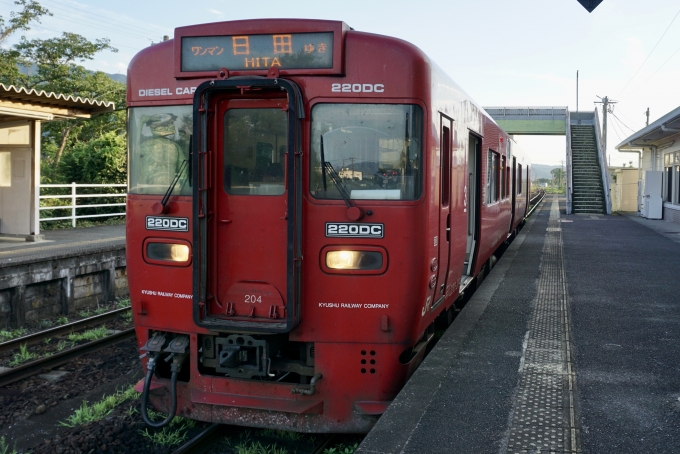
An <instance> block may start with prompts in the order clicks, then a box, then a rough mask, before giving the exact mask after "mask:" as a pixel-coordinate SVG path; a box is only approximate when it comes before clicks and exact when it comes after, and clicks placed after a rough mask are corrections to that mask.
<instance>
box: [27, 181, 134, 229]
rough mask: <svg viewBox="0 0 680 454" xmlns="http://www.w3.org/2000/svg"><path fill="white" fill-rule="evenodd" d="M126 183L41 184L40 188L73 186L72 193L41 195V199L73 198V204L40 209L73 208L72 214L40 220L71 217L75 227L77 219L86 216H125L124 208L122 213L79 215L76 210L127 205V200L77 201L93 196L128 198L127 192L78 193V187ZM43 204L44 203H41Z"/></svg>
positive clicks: (119, 185) (116, 185)
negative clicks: (79, 202) (117, 201)
mask: <svg viewBox="0 0 680 454" xmlns="http://www.w3.org/2000/svg"><path fill="white" fill-rule="evenodd" d="M126 187H127V185H126V184H76V183H71V184H41V185H40V189H42V188H71V194H70V195H69V194H66V195H42V191H41V195H40V200H45V199H71V204H70V205H59V206H41V207H40V211H41V212H42V211H45V210H67V209H70V210H71V215H70V216H61V217H53V218H42V217H41V218H40V222H46V221H62V220H66V219H71V224H72V225H73V227H75V226H76V220H77V219H85V218H101V217H108V216H125V209H123V212H122V213H106V214H88V215H80V216H78V215H77V213H76V210H78V209H79V208H99V207H118V206H122V207H124V206H125V202H121V203H101V204H91V205H84V204H81V205H78V204H77V203H76V201H77V199H85V198H88V199H91V198H101V197H117V198H122V199H125V198H126V194H125V193H124V192H123V193H118V194H115V193H114V194H78V192H77V191H78V189H79V188H126ZM41 205H42V203H41Z"/></svg>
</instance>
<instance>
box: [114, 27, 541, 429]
mask: <svg viewBox="0 0 680 454" xmlns="http://www.w3.org/2000/svg"><path fill="white" fill-rule="evenodd" d="M127 101H128V108H129V110H128V140H129V144H128V145H129V195H128V201H127V266H128V278H129V285H130V297H131V300H132V308H133V313H134V321H135V326H136V330H137V337H138V342H139V347H140V348H141V350H142V351H143V353H144V357H145V359H144V360H143V362H144V364H145V366H146V368H147V375H146V378H145V379H144V380H143V381H142V382H140V384H139V385H138V387H139V389H140V390H142V391H143V409H142V410H143V411H142V414H143V416H144V418H145V420H146V421H147V422H149V423H151V424H154V425H157V426H158V425H161V424H163V423H166V422H167V421H168V420H169V419H171V418H172V417H173V415H174V414H178V415H181V416H186V417H189V418H193V419H198V420H203V421H213V422H220V423H229V424H237V425H248V426H256V427H271V428H280V429H288V430H296V431H301V432H367V431H368V430H369V429H370V428H371V427H372V425H373V424H374V423H375V421H376V420H377V418H378V416H379V415H380V414H382V413H383V412H384V410H385V409H386V408H387V406H388V405H389V404H390V402H391V401H392V399H393V398H394V397H395V396H396V394H397V393H398V392H399V390H400V389H401V388H402V386H403V385H404V383H405V382H406V380H407V379H408V378H409V376H410V375H411V374H412V373H413V371H414V370H415V368H416V367H417V366H418V364H419V363H420V362H421V361H422V359H423V357H424V355H425V351H426V346H427V344H428V343H429V342H430V341H431V339H432V336H433V332H434V321H435V319H436V318H437V317H438V316H440V317H443V318H447V314H448V313H450V312H451V307H452V305H453V304H454V302H455V301H456V299H457V298H459V297H460V296H461V295H462V294H463V292H464V291H465V289H466V287H468V286H470V285H471V284H472V283H474V282H475V277H476V276H478V275H479V274H480V273H483V271H484V270H485V268H486V269H488V265H489V261H490V260H491V258H492V254H493V253H494V251H496V250H497V248H498V247H499V246H500V245H501V244H502V243H503V242H505V241H507V240H508V238H509V237H510V236H511V235H512V234H513V233H514V232H515V231H516V229H517V228H518V226H519V224H520V223H522V222H523V220H524V217H525V214H526V211H527V206H528V197H529V182H530V164H529V161H528V158H527V156H526V155H524V154H523V153H522V152H521V151H520V149H519V148H518V147H517V146H516V145H515V144H514V142H513V141H512V140H511V138H510V137H509V136H508V135H507V134H506V133H505V132H504V131H503V130H501V129H500V128H499V127H498V125H497V124H496V123H495V122H494V121H493V120H492V119H491V118H490V117H489V116H488V115H487V114H486V113H485V112H484V110H483V109H482V108H481V107H479V106H478V105H477V104H476V103H475V102H474V101H473V100H472V99H471V98H470V97H469V96H468V95H467V94H465V92H463V91H462V90H461V88H460V87H458V85H456V84H455V83H454V82H453V81H452V80H451V79H450V78H449V77H448V76H447V75H445V74H444V73H443V72H442V71H441V70H440V69H439V68H438V67H437V66H436V65H435V64H434V63H433V62H432V61H431V60H430V59H429V58H428V57H427V56H426V55H425V54H424V53H423V52H422V51H421V50H419V49H418V48H417V47H415V46H413V45H412V44H409V43H407V42H404V41H402V40H399V39H396V38H391V37H386V36H379V35H374V34H370V33H363V32H358V31H355V30H353V29H351V28H350V27H348V26H347V25H346V24H345V23H343V22H335V21H323V20H292V19H280V20H279V19H267V20H244V21H234V22H221V23H212V24H204V25H195V26H189V27H182V28H177V29H176V30H175V35H174V39H171V40H168V41H164V42H162V43H159V44H156V45H153V46H150V47H149V48H147V49H144V50H143V51H141V52H140V53H139V54H137V56H136V57H135V58H134V59H133V60H132V62H131V63H130V67H129V69H128V99H127ZM147 402H150V403H151V405H153V407H154V408H156V409H158V410H161V411H164V412H166V413H169V415H168V418H167V419H166V421H162V422H156V423H154V422H152V421H149V418H148V417H147V415H146V405H147Z"/></svg>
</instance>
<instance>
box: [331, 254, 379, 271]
mask: <svg viewBox="0 0 680 454" xmlns="http://www.w3.org/2000/svg"><path fill="white" fill-rule="evenodd" d="M326 266H327V267H328V268H330V269H332V270H365V271H377V270H381V269H382V268H383V255H382V253H380V252H378V251H328V252H327V253H326Z"/></svg>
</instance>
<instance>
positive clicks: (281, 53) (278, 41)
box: [182, 32, 333, 72]
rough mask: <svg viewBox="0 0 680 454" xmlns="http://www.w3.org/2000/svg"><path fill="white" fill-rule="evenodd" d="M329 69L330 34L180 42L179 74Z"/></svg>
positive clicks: (216, 38)
mask: <svg viewBox="0 0 680 454" xmlns="http://www.w3.org/2000/svg"><path fill="white" fill-rule="evenodd" d="M271 67H276V68H279V69H327V68H332V67H333V33H330V32H327V33H288V34H271V35H238V36H237V35H234V36H192V37H183V38H182V71H183V72H198V71H217V70H219V69H221V68H227V69H228V70H230V71H233V70H252V69H263V70H266V69H269V68H271Z"/></svg>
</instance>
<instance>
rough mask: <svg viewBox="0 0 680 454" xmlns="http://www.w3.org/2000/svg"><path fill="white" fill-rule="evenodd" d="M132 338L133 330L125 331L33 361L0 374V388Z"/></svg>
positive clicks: (133, 335)
mask: <svg viewBox="0 0 680 454" xmlns="http://www.w3.org/2000/svg"><path fill="white" fill-rule="evenodd" d="M134 337H135V329H134V328H130V329H126V330H125V331H121V332H119V333H116V334H112V335H110V336H106V337H104V338H102V339H97V340H94V341H92V342H88V343H86V344H82V345H78V346H77V347H73V348H69V349H68V350H63V351H61V352H58V353H55V354H53V355H50V356H46V357H44V358H40V359H37V360H35V361H30V362H28V363H25V364H22V365H21V366H17V367H14V368H12V369H9V370H6V371H4V372H0V387H2V386H6V385H9V384H10V383H14V382H16V381H19V380H21V379H23V378H26V377H30V376H31V375H35V374H37V373H38V372H40V371H41V370H42V369H45V368H48V369H49V368H54V367H57V366H61V365H62V364H65V363H67V362H69V361H71V360H72V359H74V358H77V357H79V356H82V355H84V354H86V353H92V352H95V351H97V350H101V349H103V348H106V347H109V346H111V345H114V344H117V343H119V342H123V341H125V340H128V339H132V338H134Z"/></svg>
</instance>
